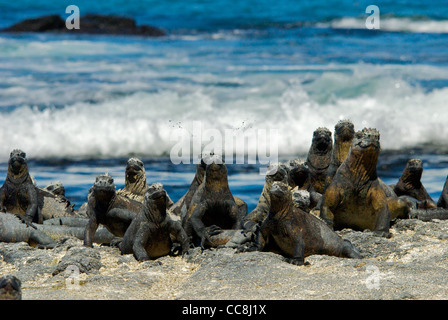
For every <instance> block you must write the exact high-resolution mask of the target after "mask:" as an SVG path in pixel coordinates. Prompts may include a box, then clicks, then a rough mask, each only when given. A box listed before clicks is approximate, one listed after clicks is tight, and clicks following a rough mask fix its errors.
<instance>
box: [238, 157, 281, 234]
mask: <svg viewBox="0 0 448 320" xmlns="http://www.w3.org/2000/svg"><path fill="white" fill-rule="evenodd" d="M288 179H289V175H288V167H287V166H286V165H285V164H283V163H280V162H276V163H272V164H270V165H269V166H268V169H267V171H266V177H265V183H264V185H263V190H262V191H261V195H260V198H259V199H258V204H257V206H256V207H255V209H254V210H252V211H251V212H249V214H248V215H247V216H245V217H244V220H243V228H244V229H245V230H247V231H251V232H253V231H254V227H255V226H256V225H261V224H262V223H263V221H264V220H265V219H266V217H267V216H268V214H269V208H270V206H271V198H270V194H269V190H270V189H271V186H272V184H273V183H274V182H275V181H281V182H284V183H288Z"/></svg>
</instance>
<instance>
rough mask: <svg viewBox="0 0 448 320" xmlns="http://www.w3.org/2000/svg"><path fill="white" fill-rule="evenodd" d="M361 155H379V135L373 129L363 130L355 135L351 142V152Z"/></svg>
mask: <svg viewBox="0 0 448 320" xmlns="http://www.w3.org/2000/svg"><path fill="white" fill-rule="evenodd" d="M353 149H354V150H355V151H356V152H362V153H366V152H368V153H379V151H380V133H379V132H378V130H376V129H373V128H364V129H362V130H360V131H357V132H356V133H355V137H354V138H353V141H352V151H353Z"/></svg>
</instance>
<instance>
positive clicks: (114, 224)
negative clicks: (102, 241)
mask: <svg viewBox="0 0 448 320" xmlns="http://www.w3.org/2000/svg"><path fill="white" fill-rule="evenodd" d="M141 208H142V203H140V202H138V201H134V200H131V199H129V198H127V197H123V196H120V195H117V194H116V192H115V184H114V179H112V177H111V176H109V175H108V174H105V175H100V176H98V177H97V178H96V181H95V183H94V185H93V187H92V188H91V193H90V194H89V197H88V207H87V214H88V216H89V223H88V224H87V226H86V229H85V236H84V245H85V246H87V247H91V246H92V243H93V241H94V235H95V232H96V230H97V228H98V226H99V225H100V224H102V225H104V226H105V227H106V228H107V230H109V232H111V233H112V234H113V235H115V236H116V237H123V236H124V234H125V232H126V230H127V228H128V227H129V225H130V224H131V222H132V219H134V218H135V216H136V215H137V213H138V212H139V211H140V209H141Z"/></svg>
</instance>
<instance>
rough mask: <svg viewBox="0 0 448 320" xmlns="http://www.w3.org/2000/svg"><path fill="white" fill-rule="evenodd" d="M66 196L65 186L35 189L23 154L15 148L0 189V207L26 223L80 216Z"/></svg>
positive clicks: (56, 184) (54, 185)
mask: <svg viewBox="0 0 448 320" xmlns="http://www.w3.org/2000/svg"><path fill="white" fill-rule="evenodd" d="M73 206H74V205H72V204H70V201H69V200H68V199H67V198H66V197H65V190H64V186H63V185H62V184H61V183H55V184H52V185H49V186H48V187H46V188H44V189H41V188H38V187H37V186H36V185H35V184H34V181H33V179H32V178H31V176H30V174H29V170H28V164H27V159H26V153H25V152H23V151H22V150H19V149H15V150H13V151H12V152H11V154H10V158H9V162H8V173H7V176H6V180H5V182H4V184H3V186H2V188H1V189H0V208H3V211H8V212H10V213H14V214H17V215H20V216H22V217H23V219H24V220H25V221H26V222H27V223H30V222H36V223H42V221H43V220H46V219H51V218H55V217H63V216H81V215H79V214H78V212H77V211H76V210H74V209H73Z"/></svg>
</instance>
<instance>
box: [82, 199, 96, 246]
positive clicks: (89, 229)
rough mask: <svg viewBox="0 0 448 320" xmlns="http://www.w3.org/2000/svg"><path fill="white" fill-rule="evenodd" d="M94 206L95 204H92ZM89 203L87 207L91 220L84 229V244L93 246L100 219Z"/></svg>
mask: <svg viewBox="0 0 448 320" xmlns="http://www.w3.org/2000/svg"><path fill="white" fill-rule="evenodd" d="M89 202H90V201H89ZM92 206H93V204H92ZM92 206H91V204H90V203H89V205H88V207H87V215H88V216H89V222H88V223H87V226H86V228H85V231H84V246H86V247H92V244H93V238H94V236H95V232H96V229H98V225H99V223H98V220H97V217H96V213H95V209H93V207H92Z"/></svg>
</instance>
